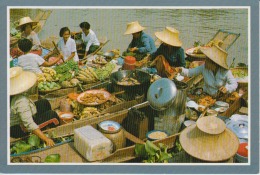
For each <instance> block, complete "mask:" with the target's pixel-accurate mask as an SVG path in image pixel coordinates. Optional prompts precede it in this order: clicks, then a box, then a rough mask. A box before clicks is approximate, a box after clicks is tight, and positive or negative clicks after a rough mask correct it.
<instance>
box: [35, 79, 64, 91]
mask: <svg viewBox="0 0 260 175" xmlns="http://www.w3.org/2000/svg"><path fill="white" fill-rule="evenodd" d="M38 88H39V90H40V91H50V90H56V89H60V88H61V87H60V85H59V84H57V83H55V82H46V81H43V82H40V83H39V84H38Z"/></svg>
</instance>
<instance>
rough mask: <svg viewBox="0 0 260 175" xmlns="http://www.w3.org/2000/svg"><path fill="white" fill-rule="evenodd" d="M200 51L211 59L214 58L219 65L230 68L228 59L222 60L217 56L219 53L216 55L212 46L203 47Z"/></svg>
mask: <svg viewBox="0 0 260 175" xmlns="http://www.w3.org/2000/svg"><path fill="white" fill-rule="evenodd" d="M212 47H217V46H212ZM219 49H220V50H222V49H221V48H219ZM200 51H201V52H202V53H203V54H204V55H206V56H207V57H208V58H209V59H210V60H212V61H213V62H214V63H216V64H217V65H219V66H221V67H223V68H224V69H229V68H228V65H227V63H226V61H225V62H220V61H221V60H220V58H217V55H214V53H212V51H211V48H210V47H209V48H203V47H201V48H200Z"/></svg>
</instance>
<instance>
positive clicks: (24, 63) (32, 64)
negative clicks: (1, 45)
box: [18, 38, 62, 73]
mask: <svg viewBox="0 0 260 175" xmlns="http://www.w3.org/2000/svg"><path fill="white" fill-rule="evenodd" d="M18 47H19V49H20V50H21V51H23V52H24V55H22V56H19V57H18V66H20V67H22V69H23V70H26V71H31V72H34V73H42V71H41V69H40V66H44V67H50V66H52V65H54V64H56V63H57V62H58V61H59V60H60V59H61V57H62V55H59V56H58V57H57V58H55V59H54V60H53V61H50V62H47V61H45V60H44V59H43V58H42V57H40V56H39V55H36V54H34V53H30V51H31V48H32V47H33V44H32V42H31V41H30V40H29V39H26V38H23V39H20V40H19V41H18Z"/></svg>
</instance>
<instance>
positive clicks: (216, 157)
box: [180, 125, 239, 162]
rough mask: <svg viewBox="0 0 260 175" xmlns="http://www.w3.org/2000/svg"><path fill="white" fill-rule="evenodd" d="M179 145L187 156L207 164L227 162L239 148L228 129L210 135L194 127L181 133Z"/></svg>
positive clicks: (237, 142) (234, 137)
mask: <svg viewBox="0 0 260 175" xmlns="http://www.w3.org/2000/svg"><path fill="white" fill-rule="evenodd" d="M180 143H181V146H182V147H183V149H184V150H185V151H186V152H187V153H188V154H189V155H191V156H193V157H195V158H197V159H200V160H204V161H207V162H220V161H225V160H228V159H230V158H231V157H233V156H234V155H235V154H236V152H237V150H238V147H239V140H238V138H237V136H236V135H235V134H234V133H233V132H231V131H230V130H229V129H227V128H226V129H225V131H224V132H222V133H221V134H217V135H212V134H207V133H205V132H203V131H201V130H199V128H198V127H197V126H196V125H191V126H189V127H187V128H185V129H184V130H183V131H182V132H181V135H180Z"/></svg>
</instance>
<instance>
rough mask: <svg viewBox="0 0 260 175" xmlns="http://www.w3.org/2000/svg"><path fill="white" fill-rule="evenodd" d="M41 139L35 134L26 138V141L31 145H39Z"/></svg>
mask: <svg viewBox="0 0 260 175" xmlns="http://www.w3.org/2000/svg"><path fill="white" fill-rule="evenodd" d="M40 142H41V139H40V138H39V137H38V136H36V135H34V134H33V135H31V136H30V137H29V139H28V143H29V144H30V145H31V146H35V147H39V146H40Z"/></svg>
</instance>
